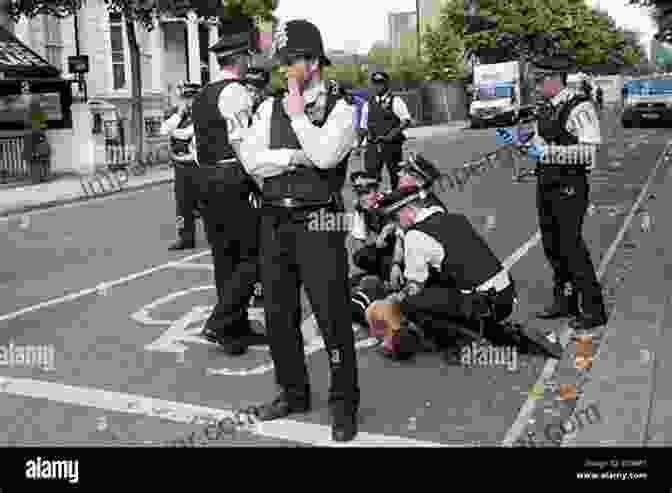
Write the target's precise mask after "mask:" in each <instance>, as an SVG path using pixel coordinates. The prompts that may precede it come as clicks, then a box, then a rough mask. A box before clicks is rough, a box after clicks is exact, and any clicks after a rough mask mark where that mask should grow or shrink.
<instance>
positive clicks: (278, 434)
mask: <svg viewBox="0 0 672 493" xmlns="http://www.w3.org/2000/svg"><path fill="white" fill-rule="evenodd" d="M0 389H2V392H4V393H6V394H9V395H16V396H21V397H28V398H32V399H47V400H50V401H53V402H60V403H62V404H70V405H75V406H85V407H91V408H96V409H103V410H105V411H108V412H118V413H126V414H135V415H139V416H149V417H155V418H161V419H165V420H168V421H172V422H175V423H191V424H199V425H206V424H214V423H215V422H217V421H221V420H223V419H225V418H231V419H233V418H235V410H234V409H217V408H212V407H205V406H199V405H195V404H188V403H185V402H175V401H168V400H163V399H155V398H153V397H148V396H143V395H137V394H125V393H121V392H113V391H109V390H102V389H96V388H93V387H75V386H72V385H64V384H60V383H56V382H45V381H41V380H33V379H29V378H12V377H0ZM249 431H250V433H251V434H252V435H256V436H260V437H266V438H275V439H281V440H288V441H291V442H298V443H305V444H311V445H318V446H326V447H371V446H376V447H385V446H390V447H395V446H396V447H400V446H403V447H464V446H468V444H458V445H448V444H442V443H436V442H425V441H421V440H413V439H411V438H406V437H401V436H392V435H378V434H373V433H364V432H362V433H359V434H358V435H357V438H356V439H355V440H353V441H352V442H348V443H343V444H340V443H334V442H332V441H331V428H330V427H329V426H325V425H320V424H314V423H303V422H300V421H292V420H286V419H281V420H277V421H272V422H265V423H260V424H258V425H257V426H253V427H251V428H250V430H249Z"/></svg>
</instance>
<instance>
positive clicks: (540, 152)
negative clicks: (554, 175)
mask: <svg viewBox="0 0 672 493" xmlns="http://www.w3.org/2000/svg"><path fill="white" fill-rule="evenodd" d="M545 154H546V149H544V146H543V145H542V144H530V146H529V147H528V148H527V157H528V158H530V159H532V160H533V161H541V160H542V159H544V155H545Z"/></svg>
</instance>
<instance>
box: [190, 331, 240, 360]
mask: <svg viewBox="0 0 672 493" xmlns="http://www.w3.org/2000/svg"><path fill="white" fill-rule="evenodd" d="M201 337H203V338H204V339H206V340H208V341H210V342H214V343H215V344H218V345H219V347H220V349H222V351H224V352H225V353H226V354H227V355H229V356H242V355H243V354H245V353H246V352H247V348H248V346H249V344H248V342H247V341H246V340H245V339H244V338H242V337H232V336H225V335H222V334H219V333H218V332H217V331H215V330H213V329H207V328H206V329H203V332H201Z"/></svg>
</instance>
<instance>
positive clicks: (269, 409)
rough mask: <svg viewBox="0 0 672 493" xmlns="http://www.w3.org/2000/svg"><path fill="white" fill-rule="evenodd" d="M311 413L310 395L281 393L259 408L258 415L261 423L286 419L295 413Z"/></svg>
mask: <svg viewBox="0 0 672 493" xmlns="http://www.w3.org/2000/svg"><path fill="white" fill-rule="evenodd" d="M308 411H310V393H309V392H308V391H306V392H305V394H304V395H302V396H292V395H290V394H289V393H287V392H281V393H280V394H279V395H278V396H276V398H275V399H273V400H272V401H271V402H267V403H265V404H262V405H261V406H258V407H257V409H256V414H257V417H258V418H259V420H261V421H271V420H274V419H282V418H286V417H287V416H289V415H290V414H294V413H307V412H308Z"/></svg>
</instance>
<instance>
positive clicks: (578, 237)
mask: <svg viewBox="0 0 672 493" xmlns="http://www.w3.org/2000/svg"><path fill="white" fill-rule="evenodd" d="M536 65H537V67H538V68H539V69H541V70H544V71H545V72H543V73H542V77H541V82H542V84H543V86H542V87H541V91H542V92H543V95H544V97H546V98H547V99H549V100H550V105H551V109H552V111H550V112H547V113H546V114H544V115H542V116H541V117H540V118H539V120H538V121H537V125H536V126H537V128H536V135H535V136H534V137H533V139H532V140H531V143H530V145H529V146H528V156H529V157H530V158H532V159H534V160H536V161H538V164H537V169H536V174H537V210H538V214H539V229H540V230H541V241H542V244H543V247H544V253H545V254H546V257H547V259H548V261H549V263H550V264H551V267H552V268H553V283H554V289H553V293H554V300H553V303H552V305H550V306H549V307H547V308H546V309H545V310H544V311H542V312H541V313H539V314H538V316H539V317H540V318H544V319H550V318H561V317H571V316H574V317H575V318H574V319H573V320H572V321H571V322H570V324H569V325H570V327H571V328H572V329H574V330H577V331H588V330H592V329H594V328H596V327H599V326H601V325H604V324H605V323H606V322H607V315H606V310H605V307H604V299H603V296H602V287H601V286H600V283H599V282H598V280H597V276H596V274H595V269H594V267H593V263H592V261H591V258H590V253H589V251H588V248H587V247H586V243H585V241H584V240H583V236H582V232H583V220H584V216H585V214H586V210H587V208H588V194H589V186H588V173H589V172H590V170H591V169H593V168H594V166H595V158H596V155H597V146H598V145H599V144H601V143H602V137H601V135H600V121H599V118H598V116H597V113H596V111H595V107H594V105H593V103H592V102H591V100H590V98H589V97H588V96H587V95H585V94H581V93H577V92H575V91H572V90H570V89H569V88H567V87H566V82H567V72H568V71H570V70H571V69H572V68H573V67H574V66H575V64H574V61H573V58H572V57H571V55H570V54H568V53H564V54H562V55H558V56H555V57H547V58H544V59H542V60H539V61H538V62H537V63H536ZM498 137H499V140H500V142H501V143H511V142H512V138H511V133H510V131H508V130H507V129H498ZM579 300H580V305H581V306H579Z"/></svg>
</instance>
